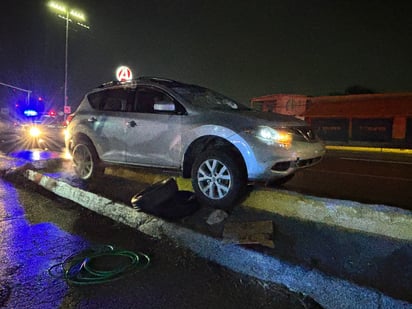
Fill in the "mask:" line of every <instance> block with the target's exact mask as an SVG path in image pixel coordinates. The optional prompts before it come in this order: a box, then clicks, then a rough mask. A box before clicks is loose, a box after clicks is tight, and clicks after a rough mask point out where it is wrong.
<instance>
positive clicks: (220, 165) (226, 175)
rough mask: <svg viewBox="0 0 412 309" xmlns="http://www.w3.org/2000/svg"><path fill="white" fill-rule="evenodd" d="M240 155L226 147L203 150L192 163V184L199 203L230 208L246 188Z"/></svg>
mask: <svg viewBox="0 0 412 309" xmlns="http://www.w3.org/2000/svg"><path fill="white" fill-rule="evenodd" d="M240 160H241V159H240V158H239V156H238V155H237V154H236V153H235V152H233V151H230V150H228V149H227V148H221V149H211V150H207V151H205V152H203V153H201V154H200V155H199V156H198V157H197V158H196V160H195V162H194V164H193V167H192V186H193V189H194V191H195V193H196V196H197V198H198V200H199V202H200V203H202V204H205V205H209V206H212V207H214V208H220V209H229V208H231V207H233V206H235V204H236V203H237V202H238V201H239V200H240V198H241V197H242V196H243V193H245V192H246V190H245V189H246V184H247V175H246V170H245V168H244V165H243V164H241V161H240Z"/></svg>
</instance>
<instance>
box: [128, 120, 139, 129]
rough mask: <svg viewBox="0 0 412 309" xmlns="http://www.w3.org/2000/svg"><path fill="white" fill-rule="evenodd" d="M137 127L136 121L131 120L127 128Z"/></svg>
mask: <svg viewBox="0 0 412 309" xmlns="http://www.w3.org/2000/svg"><path fill="white" fill-rule="evenodd" d="M136 125H137V123H136V121H134V120H130V121H128V122H127V126H128V127H131V128H133V127H135V126H136Z"/></svg>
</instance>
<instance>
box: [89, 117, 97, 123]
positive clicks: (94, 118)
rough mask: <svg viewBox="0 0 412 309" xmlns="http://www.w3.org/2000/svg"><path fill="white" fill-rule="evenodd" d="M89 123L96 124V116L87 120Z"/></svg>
mask: <svg viewBox="0 0 412 309" xmlns="http://www.w3.org/2000/svg"><path fill="white" fill-rule="evenodd" d="M87 121H88V122H95V121H97V118H96V117H94V116H91V117H90V118H88V119H87Z"/></svg>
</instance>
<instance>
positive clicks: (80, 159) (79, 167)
mask: <svg viewBox="0 0 412 309" xmlns="http://www.w3.org/2000/svg"><path fill="white" fill-rule="evenodd" d="M73 162H74V168H75V170H76V173H77V174H78V175H79V176H80V178H82V179H88V178H90V175H91V174H92V171H93V160H92V154H91V153H90V151H89V149H88V148H87V147H86V146H84V145H78V146H76V148H75V149H74V151H73Z"/></svg>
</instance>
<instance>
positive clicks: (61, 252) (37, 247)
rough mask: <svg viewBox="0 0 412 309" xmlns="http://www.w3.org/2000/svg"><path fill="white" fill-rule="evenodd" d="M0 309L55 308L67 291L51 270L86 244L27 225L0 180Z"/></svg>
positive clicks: (48, 227)
mask: <svg viewBox="0 0 412 309" xmlns="http://www.w3.org/2000/svg"><path fill="white" fill-rule="evenodd" d="M0 246H1V250H0V307H5V308H58V307H59V306H60V304H61V302H62V301H63V298H64V296H65V294H66V292H67V290H68V286H67V284H66V283H65V281H64V280H61V279H56V278H54V277H52V276H50V275H49V273H48V270H49V268H50V267H51V266H53V265H55V264H57V263H60V262H62V261H63V260H64V258H66V257H67V256H69V255H71V254H73V252H78V251H80V250H82V249H84V248H85V247H86V246H87V244H86V242H85V241H84V240H82V239H80V238H79V237H75V236H73V235H70V234H68V233H66V232H64V231H62V230H60V229H59V228H58V227H56V226H55V225H54V224H51V223H40V224H34V225H32V224H30V222H28V221H27V220H26V218H25V216H24V209H23V207H22V205H21V204H20V201H19V194H18V191H17V190H16V189H15V188H14V187H13V186H12V185H10V184H9V183H7V182H4V181H3V180H1V179H0Z"/></svg>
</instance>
